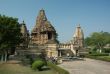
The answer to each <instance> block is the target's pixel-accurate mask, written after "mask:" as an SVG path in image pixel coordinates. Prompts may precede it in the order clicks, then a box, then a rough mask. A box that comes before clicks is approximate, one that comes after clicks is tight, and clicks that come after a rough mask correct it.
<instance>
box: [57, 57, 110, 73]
mask: <svg viewBox="0 0 110 74" xmlns="http://www.w3.org/2000/svg"><path fill="white" fill-rule="evenodd" d="M59 66H60V67H62V68H64V69H66V70H68V71H69V72H70V74H110V62H104V61H99V60H93V59H85V60H76V61H71V62H63V64H60V65H59Z"/></svg>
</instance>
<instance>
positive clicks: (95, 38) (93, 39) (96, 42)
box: [85, 31, 110, 52]
mask: <svg viewBox="0 0 110 74" xmlns="http://www.w3.org/2000/svg"><path fill="white" fill-rule="evenodd" d="M85 44H86V46H89V47H91V48H92V50H93V51H97V50H99V52H102V50H104V49H105V48H104V46H105V45H107V44H110V33H109V32H103V31H102V32H93V33H92V34H91V35H90V36H89V37H87V38H85ZM109 50H110V49H109ZM108 52H109V51H108Z"/></svg>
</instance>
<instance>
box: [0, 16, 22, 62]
mask: <svg viewBox="0 0 110 74" xmlns="http://www.w3.org/2000/svg"><path fill="white" fill-rule="evenodd" d="M20 42H21V33H20V25H19V23H18V19H17V18H13V17H8V16H5V15H0V52H1V53H0V54H1V61H6V60H7V55H8V53H9V51H11V50H12V48H15V47H16V46H17V45H19V43H20Z"/></svg>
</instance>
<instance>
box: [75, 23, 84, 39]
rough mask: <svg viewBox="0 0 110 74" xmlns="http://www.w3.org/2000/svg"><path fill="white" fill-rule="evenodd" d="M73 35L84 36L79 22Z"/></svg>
mask: <svg viewBox="0 0 110 74" xmlns="http://www.w3.org/2000/svg"><path fill="white" fill-rule="evenodd" d="M73 37H77V38H84V34H83V30H82V29H81V26H80V24H79V25H78V26H77V28H76V30H75V33H74V35H73Z"/></svg>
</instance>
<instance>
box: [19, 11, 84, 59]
mask: <svg viewBox="0 0 110 74" xmlns="http://www.w3.org/2000/svg"><path fill="white" fill-rule="evenodd" d="M21 33H22V34H23V37H24V39H25V41H28V42H24V44H22V45H24V46H27V45H25V43H28V48H32V47H34V50H38V49H40V50H44V51H45V52H46V57H61V56H78V55H79V53H80V52H82V51H84V33H83V30H82V29H81V27H80V25H78V26H77V27H76V30H75V32H74V34H73V37H72V40H70V41H69V42H67V43H59V41H58V40H57V32H56V30H55V28H54V27H53V25H52V24H51V23H50V21H48V19H47V17H46V14H45V11H44V10H43V9H41V10H40V11H39V13H38V16H37V18H36V23H35V26H34V28H33V30H32V32H31V36H30V37H27V36H29V35H28V32H27V28H26V25H25V24H24V22H23V23H22V26H21ZM28 38H29V39H28ZM30 50H31V49H30Z"/></svg>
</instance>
